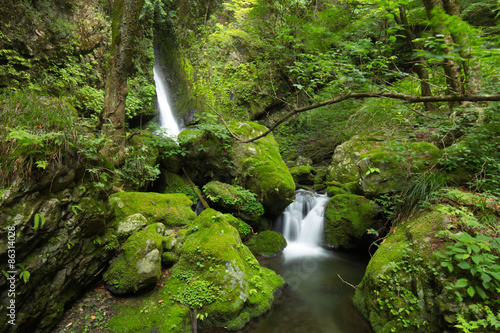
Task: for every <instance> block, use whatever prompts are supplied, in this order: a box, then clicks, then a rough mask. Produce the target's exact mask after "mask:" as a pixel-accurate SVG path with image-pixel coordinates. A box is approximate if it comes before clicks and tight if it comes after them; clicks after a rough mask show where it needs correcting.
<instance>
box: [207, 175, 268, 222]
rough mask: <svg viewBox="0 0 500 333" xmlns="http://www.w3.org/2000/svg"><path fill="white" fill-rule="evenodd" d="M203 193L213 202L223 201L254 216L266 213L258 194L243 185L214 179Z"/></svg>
mask: <svg viewBox="0 0 500 333" xmlns="http://www.w3.org/2000/svg"><path fill="white" fill-rule="evenodd" d="M203 193H205V195H206V196H207V198H208V199H210V200H211V201H212V202H219V201H220V202H223V203H224V204H225V205H227V206H231V207H234V208H236V209H237V210H238V211H242V212H243V213H245V214H250V215H251V216H254V217H257V216H260V215H262V214H264V207H263V206H262V204H261V203H260V202H259V201H257V199H256V194H255V193H253V192H251V191H249V190H246V189H244V188H243V187H241V186H238V185H228V184H224V183H221V182H216V181H213V182H210V183H208V184H205V185H204V186H203Z"/></svg>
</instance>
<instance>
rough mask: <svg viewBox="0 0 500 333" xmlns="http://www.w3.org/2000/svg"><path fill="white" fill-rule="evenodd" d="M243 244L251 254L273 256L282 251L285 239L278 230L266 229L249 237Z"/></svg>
mask: <svg viewBox="0 0 500 333" xmlns="http://www.w3.org/2000/svg"><path fill="white" fill-rule="evenodd" d="M245 245H246V246H248V248H249V249H250V251H252V253H253V254H257V255H260V256H264V257H275V256H278V255H280V254H281V252H283V249H284V248H285V247H286V239H285V237H283V235H282V234H280V233H279V232H276V231H271V230H266V231H262V232H259V234H257V235H255V236H253V237H252V238H250V240H249V241H247V242H246V243H245Z"/></svg>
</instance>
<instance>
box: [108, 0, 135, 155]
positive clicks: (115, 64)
mask: <svg viewBox="0 0 500 333" xmlns="http://www.w3.org/2000/svg"><path fill="white" fill-rule="evenodd" d="M143 5H144V0H115V3H114V7H113V23H112V39H111V55H110V58H109V71H108V76H107V80H106V92H105V95H104V106H103V109H102V111H101V115H100V119H101V126H103V128H104V130H105V131H106V133H107V134H108V136H110V137H111V138H112V139H113V141H114V143H115V144H118V146H123V145H124V143H125V101H126V98H127V94H128V88H127V78H128V74H129V69H130V63H131V60H132V54H133V51H134V44H133V43H134V38H135V34H136V30H137V24H138V22H139V14H140V13H141V10H142V6H143ZM107 125H110V126H107Z"/></svg>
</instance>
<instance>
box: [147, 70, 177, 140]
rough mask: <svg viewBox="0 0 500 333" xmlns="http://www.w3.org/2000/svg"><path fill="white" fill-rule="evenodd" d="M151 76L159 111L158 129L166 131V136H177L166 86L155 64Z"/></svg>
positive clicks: (175, 123)
mask: <svg viewBox="0 0 500 333" xmlns="http://www.w3.org/2000/svg"><path fill="white" fill-rule="evenodd" d="M153 75H154V79H155V85H156V98H157V100H158V109H159V111H160V127H161V128H162V129H164V130H165V131H166V134H168V135H174V136H177V135H178V134H179V132H180V129H179V125H177V122H176V120H175V118H174V115H173V113H172V109H171V108H170V103H169V100H168V89H167V85H166V82H165V78H164V77H163V75H162V73H161V69H160V66H159V65H158V63H157V62H155V66H154V67H153Z"/></svg>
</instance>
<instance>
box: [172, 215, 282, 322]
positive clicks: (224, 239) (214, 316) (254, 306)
mask: <svg viewBox="0 0 500 333" xmlns="http://www.w3.org/2000/svg"><path fill="white" fill-rule="evenodd" d="M232 219H233V217H232V216H231V215H229V214H221V213H219V212H217V211H215V210H213V209H207V210H205V211H203V212H202V213H201V214H200V215H199V216H198V217H197V219H196V221H195V222H194V223H193V225H192V226H191V227H190V228H189V229H188V235H187V238H186V240H185V243H184V245H183V246H182V248H181V256H180V259H179V262H178V263H176V264H175V265H174V267H172V268H171V269H170V273H171V277H170V278H169V279H168V280H167V281H166V283H165V286H164V287H163V288H162V290H163V291H164V292H165V293H167V294H169V295H171V296H172V297H173V298H174V299H177V300H179V301H180V302H182V299H183V298H182V297H180V295H183V293H185V292H186V290H191V289H192V288H196V285H194V284H193V283H194V282H195V281H205V282H203V284H204V285H205V286H207V288H208V289H205V292H203V293H201V294H199V297H200V298H199V299H198V301H200V302H202V303H203V306H201V307H200V309H199V312H201V313H207V314H208V318H207V319H206V320H204V322H203V324H204V325H207V326H219V327H220V326H224V327H229V326H231V328H233V329H239V328H241V327H242V326H243V325H244V324H245V323H246V322H248V320H249V319H250V318H251V317H256V316H259V315H261V314H262V313H264V312H265V311H267V310H269V309H270V306H271V304H272V302H273V300H274V296H273V294H274V292H276V291H277V290H278V289H279V288H281V287H282V286H283V284H284V281H283V279H282V278H281V277H279V276H278V275H276V274H275V273H274V272H273V271H271V270H268V269H265V268H262V267H260V266H259V264H258V262H257V260H256V259H255V257H254V256H253V255H252V254H251V252H250V250H249V249H248V248H247V247H246V246H245V245H244V244H242V243H241V239H240V237H239V235H238V232H237V230H236V229H235V228H233V227H232V226H231V225H230V224H229V223H228V221H230V220H232ZM197 283H198V282H197ZM200 283H201V282H200ZM209 291H211V292H212V294H210V293H208V292H209ZM257 291H258V292H257ZM207 293H208V294H207ZM257 293H259V294H260V295H259V297H260V298H254V297H253V296H254V294H257ZM203 295H205V296H203ZM211 295H213V296H215V299H213V298H212V296H211ZM228 325H229V326H228Z"/></svg>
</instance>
